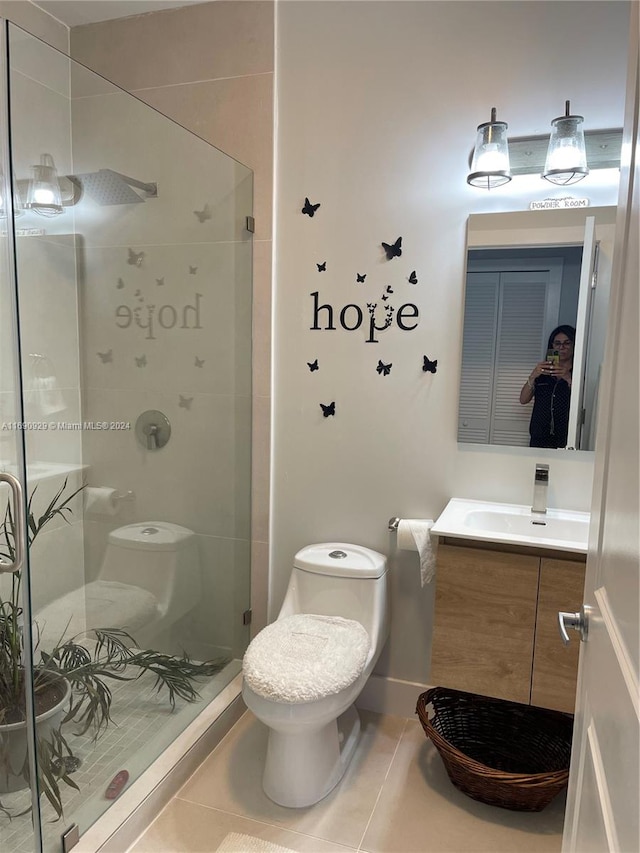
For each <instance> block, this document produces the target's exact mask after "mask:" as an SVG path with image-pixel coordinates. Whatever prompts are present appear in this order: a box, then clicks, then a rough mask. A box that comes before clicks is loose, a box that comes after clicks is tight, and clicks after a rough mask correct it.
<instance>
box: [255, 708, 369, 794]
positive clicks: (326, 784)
mask: <svg viewBox="0 0 640 853" xmlns="http://www.w3.org/2000/svg"><path fill="white" fill-rule="evenodd" d="M359 738H360V717H359V716H358V712H357V711H356V708H355V706H354V705H351V707H349V708H348V709H347V710H346V711H345V712H344V713H343V714H341V715H340V717H338V719H337V720H332V721H331V722H330V723H327V725H326V726H323V727H322V728H320V729H318V730H317V731H312V732H309V731H304V732H301V733H294V734H292V733H285V732H282V731H276V730H275V729H270V730H269V742H268V745H267V760H266V765H265V769H264V778H263V782H262V787H263V789H264V792H265V794H266V795H267V796H268V797H269V799H270V800H273V802H274V803H277V804H278V805H280V806H287V807H288V808H303V807H304V806H312V805H314V803H317V802H318V801H319V800H321V799H322V798H323V797H326V796H327V794H328V793H329V792H330V791H332V790H333V789H334V788H335V786H336V785H337V784H338V782H339V781H340V780H341V779H342V777H343V776H344V773H345V770H346V769H347V767H348V766H349V762H350V761H351V758H352V757H353V753H354V752H355V749H356V746H357V745H358V740H359Z"/></svg>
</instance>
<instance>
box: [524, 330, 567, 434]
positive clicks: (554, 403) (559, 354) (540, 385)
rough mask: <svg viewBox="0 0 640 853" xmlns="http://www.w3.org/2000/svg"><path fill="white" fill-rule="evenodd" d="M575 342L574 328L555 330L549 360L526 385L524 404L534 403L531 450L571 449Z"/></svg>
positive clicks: (549, 347) (534, 370)
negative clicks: (571, 402) (568, 440)
mask: <svg viewBox="0 0 640 853" xmlns="http://www.w3.org/2000/svg"><path fill="white" fill-rule="evenodd" d="M575 339H576V330H575V329H574V328H573V326H558V327H557V328H556V329H554V330H553V332H551V334H550V335H549V343H548V349H547V359H546V361H541V362H539V363H538V364H536V366H535V367H534V368H533V370H532V371H531V374H530V375H529V378H528V379H527V381H526V382H525V383H524V385H523V386H522V390H521V391H520V402H521V403H522V405H523V406H524V405H526V404H527V403H530V402H531V400H533V412H532V413H531V422H530V423H529V434H530V436H531V441H530V442H529V446H530V447H566V446H567V433H568V431H569V402H570V399H571V373H572V370H573V346H574V342H575Z"/></svg>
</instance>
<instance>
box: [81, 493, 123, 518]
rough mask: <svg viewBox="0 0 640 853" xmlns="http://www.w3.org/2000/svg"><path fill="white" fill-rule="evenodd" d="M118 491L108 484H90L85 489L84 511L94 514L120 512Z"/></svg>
mask: <svg viewBox="0 0 640 853" xmlns="http://www.w3.org/2000/svg"><path fill="white" fill-rule="evenodd" d="M117 495H118V493H117V491H116V490H115V489H110V488H108V487H107V486H88V487H87V488H86V489H85V490H84V511H85V512H87V513H91V514H92V515H115V514H116V513H117V512H118V509H119V505H118V498H117Z"/></svg>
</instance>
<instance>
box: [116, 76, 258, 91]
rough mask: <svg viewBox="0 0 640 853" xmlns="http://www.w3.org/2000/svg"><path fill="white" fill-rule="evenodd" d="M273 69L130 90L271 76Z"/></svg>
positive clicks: (147, 89)
mask: <svg viewBox="0 0 640 853" xmlns="http://www.w3.org/2000/svg"><path fill="white" fill-rule="evenodd" d="M273 75H274V71H252V72H251V73H250V74H230V75H229V76H227V77H203V78H202V79H201V80H183V81H181V82H179V83H162V84H160V85H158V84H156V85H155V86H136V87H134V88H133V89H132V90H131V91H132V92H134V93H135V92H152V91H154V90H155V89H177V88H178V87H179V86H197V85H200V84H202V83H218V82H220V81H221V80H242V79H244V78H245V77H267V76H270V77H273Z"/></svg>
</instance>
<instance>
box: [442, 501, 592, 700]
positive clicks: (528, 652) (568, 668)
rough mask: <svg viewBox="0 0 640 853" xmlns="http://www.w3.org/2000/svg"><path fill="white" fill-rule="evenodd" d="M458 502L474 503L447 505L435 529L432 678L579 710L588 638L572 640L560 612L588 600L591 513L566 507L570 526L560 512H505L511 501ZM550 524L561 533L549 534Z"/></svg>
mask: <svg viewBox="0 0 640 853" xmlns="http://www.w3.org/2000/svg"><path fill="white" fill-rule="evenodd" d="M458 503H459V504H460V505H462V504H464V507H462V506H457V507H452V508H451V511H449V513H448V515H447V511H445V513H443V515H442V516H441V517H440V518H439V519H438V521H437V523H436V525H434V527H433V531H432V532H433V533H434V534H438V536H439V542H438V552H437V553H438V557H437V564H438V565H437V572H436V603H435V622H434V632H433V645H432V658H431V674H430V678H429V681H430V682H431V683H432V684H437V685H441V686H444V687H452V688H454V689H458V690H465V691H468V692H471V693H479V694H482V695H485V696H495V697H497V698H501V699H508V700H511V701H514V702H522V703H525V704H531V705H537V706H539V707H543V708H553V709H555V710H559V711H567V712H571V713H572V712H573V709H574V704H575V690H576V680H577V671H578V653H579V637H578V635H575V636H573V637H572V639H571V642H570V643H569V644H568V645H566V646H565V645H564V644H563V642H562V639H561V636H560V632H559V629H558V612H559V611H570V612H576V611H578V610H580V607H581V605H582V601H583V589H584V578H585V568H586V544H587V543H586V534H587V531H588V514H587V513H566V514H565V515H566V517H565V518H564V520H565V521H567V522H568V524H567V525H566V526H565V527H564V528H562V521H563V519H562V518H558V517H557V516H558V514H559V511H557V510H556V511H550V515H549V518H548V524H545V523H544V521H545V518H544V516H537V515H532V514H531V512H530V509H529V508H526V507H519V508H515V507H514V508H511V507H509V509H519V510H520V512H519V513H515V514H514V513H511V512H508V511H503V512H501V511H500V509H499V508H500V507H501V506H502V507H505V508H506V507H508V505H499V504H484V503H482V502H476V501H467V502H462V501H459V502H458ZM452 504H454V501H452V502H450V507H451V505H452ZM447 509H449V507H448V508H447ZM462 509H464V510H465V512H464V513H463V514H462V515H461V512H462ZM453 510H456V511H457V513H458V516H459V517H458V519H457V520H456V519H454V518H453ZM514 515H515V516H518V517H513V516H514ZM569 516H570V517H569ZM462 517H463V518H464V519H466V523H460V518H462ZM505 517H506V521H505ZM580 517H583V518H582V521H584V530H581V529H578V532H577V533H576V527H578V528H579V525H580V524H581V519H580ZM556 521H557V524H555V522H556ZM473 525H475V526H473ZM525 525H528V526H530V527H531V530H532V533H531V534H530V533H529V531H528V530H527V529H526V527H525ZM572 525H573V528H572ZM547 526H548V527H549V528H551V529H552V530H553V533H554V537H555V538H554V537H552V536H551V535H546V536H545V534H548V531H546V527H547ZM500 527H502V528H503V529H502V530H500V529H498V530H496V528H500ZM509 528H510V529H509ZM563 530H564V531H565V532H567V536H565V538H564V539H563V538H562V534H563ZM514 531H515V532H514ZM569 531H570V533H569ZM465 534H466V535H465ZM569 536H570V537H572V538H569ZM495 540H503V541H495Z"/></svg>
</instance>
